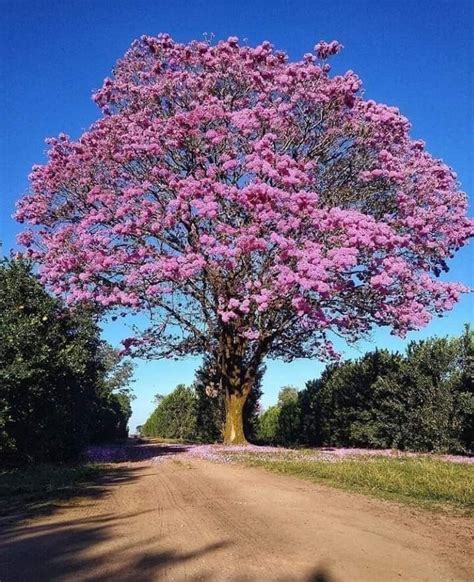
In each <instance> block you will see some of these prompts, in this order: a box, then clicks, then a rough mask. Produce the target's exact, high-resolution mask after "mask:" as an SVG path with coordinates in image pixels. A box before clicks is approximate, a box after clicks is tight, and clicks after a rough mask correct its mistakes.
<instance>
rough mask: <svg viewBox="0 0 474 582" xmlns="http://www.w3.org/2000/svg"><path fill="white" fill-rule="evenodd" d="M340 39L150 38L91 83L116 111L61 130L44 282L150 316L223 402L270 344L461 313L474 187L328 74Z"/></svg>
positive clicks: (400, 120) (41, 180)
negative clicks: (301, 47)
mask: <svg viewBox="0 0 474 582" xmlns="http://www.w3.org/2000/svg"><path fill="white" fill-rule="evenodd" d="M341 48H342V47H341V45H340V44H339V43H337V42H331V43H326V42H320V43H319V44H318V45H316V47H315V49H314V52H313V53H308V54H306V55H305V56H304V58H303V59H302V60H300V61H298V62H289V61H288V58H287V56H286V55H285V54H284V53H282V52H280V51H275V50H274V49H273V47H272V45H271V44H270V43H269V42H264V43H262V44H261V45H260V46H257V47H250V46H242V45H239V42H238V39H236V38H235V37H231V38H229V39H228V40H227V41H222V42H219V43H217V44H216V45H211V44H209V43H207V42H191V43H189V44H179V43H176V42H174V41H173V40H172V39H171V38H170V37H169V36H168V35H160V36H158V37H157V38H155V37H150V36H143V37H141V38H140V39H139V40H137V41H136V42H134V43H133V45H132V47H131V48H130V50H129V51H128V52H127V53H126V55H125V56H124V58H123V59H122V60H120V61H119V62H118V64H117V66H116V67H115V69H114V75H113V77H112V78H109V79H106V81H105V82H104V85H103V87H102V88H101V89H100V90H99V91H98V92H97V93H96V95H95V101H96V103H97V104H98V106H99V107H100V108H101V110H102V112H103V116H102V117H101V118H100V119H99V120H98V121H97V122H96V123H94V124H93V125H92V126H91V128H90V129H89V130H88V131H86V132H85V133H84V134H83V135H82V136H81V137H80V139H79V140H78V141H75V142H74V141H72V140H71V139H70V138H69V137H67V136H66V135H63V134H62V135H60V136H59V137H58V138H57V139H52V140H50V146H51V147H50V152H49V161H48V163H47V164H46V165H42V166H35V167H34V169H33V172H32V178H31V192H30V193H29V195H28V196H26V197H25V198H23V200H21V201H20V203H19V206H18V211H17V214H16V216H17V219H18V220H20V221H25V222H27V223H29V224H31V225H33V228H32V229H29V230H28V229H27V230H25V231H24V233H23V234H22V235H21V236H20V241H21V242H22V243H23V244H25V245H26V246H27V247H29V248H30V252H31V255H32V256H33V257H35V258H36V259H38V260H39V262H41V263H42V278H43V280H44V281H46V282H48V284H50V285H51V287H52V288H53V289H54V291H55V292H56V293H66V294H67V296H68V300H69V301H71V302H76V303H77V302H78V303H80V302H82V301H85V300H87V301H90V302H92V303H94V304H97V305H98V306H99V307H100V308H104V309H112V308H116V309H119V310H123V309H124V308H129V309H131V310H146V312H149V313H153V316H154V317H153V319H152V324H151V327H150V328H149V329H148V330H147V331H145V332H144V334H143V335H142V336H140V337H139V338H130V339H128V340H127V342H126V345H127V347H128V348H129V349H135V350H136V353H141V354H147V355H148V356H150V357H168V356H173V357H176V356H178V357H179V356H183V355H186V354H217V355H218V357H217V358H216V362H218V366H219V375H220V378H221V382H220V383H219V385H220V386H222V388H223V389H224V390H225V392H226V395H227V397H229V395H230V394H233V395H234V396H235V395H236V394H241V395H242V397H245V396H246V394H247V392H248V391H249V390H251V389H252V385H253V383H254V376H255V372H256V370H257V369H258V366H259V365H260V364H261V363H262V361H263V359H264V358H265V357H272V358H284V359H286V360H291V359H293V358H295V357H316V356H327V355H332V354H333V346H332V344H331V342H330V341H329V339H328V334H329V332H331V331H336V332H337V333H338V334H339V335H340V336H342V337H345V338H347V339H350V340H352V339H355V338H357V337H360V336H361V335H364V334H365V333H366V332H367V331H368V330H369V329H371V328H372V327H373V326H375V325H387V326H390V327H392V328H393V330H394V331H395V333H397V334H400V335H403V334H405V333H406V331H407V330H410V329H415V328H419V327H421V326H424V325H426V324H427V323H428V322H429V320H430V318H431V317H432V315H433V314H441V313H443V312H444V311H445V310H447V309H450V308H452V306H453V305H454V303H455V302H456V301H457V299H458V297H459V295H460V293H461V292H463V291H465V288H464V287H463V286H462V285H458V284H454V283H449V282H444V281H440V280H439V279H437V276H438V275H439V274H440V272H441V271H443V270H445V269H446V268H447V266H446V261H447V260H448V259H449V257H450V256H452V254H453V253H454V252H455V251H456V250H457V249H458V248H459V247H461V246H462V245H463V244H465V243H466V241H467V239H468V238H469V236H471V234H472V232H473V222H472V220H471V219H470V218H468V217H467V216H466V205H467V202H466V196H465V194H464V193H462V192H460V190H459V185H458V183H457V181H456V176H455V174H454V172H453V171H452V170H451V169H450V168H449V167H448V166H447V165H446V164H444V163H443V162H442V161H440V160H438V159H435V158H433V157H432V156H431V155H429V154H428V153H427V152H426V151H425V150H424V144H423V142H421V141H413V140H412V139H411V138H410V135H409V132H410V124H409V122H408V120H407V119H406V118H405V117H403V116H402V115H401V114H400V112H399V111H398V109H396V108H394V107H388V106H386V105H383V104H378V103H375V102H374V101H371V100H366V99H364V97H363V92H362V84H361V81H360V79H359V78H358V77H357V76H356V75H355V74H354V73H353V72H352V71H348V72H346V73H345V74H342V75H336V76H331V74H330V69H331V67H330V65H329V63H328V58H329V57H331V56H332V55H335V54H337V53H338V52H340V50H341ZM37 225H40V228H37ZM237 408H238V407H237ZM239 410H240V408H239ZM239 422H240V425H241V424H242V422H241V419H240V421H239ZM237 428H238V427H237ZM234 432H236V434H237V433H238V434H239V435H240V434H243V433H242V431H239V430H237V431H234ZM239 438H240V437H239ZM354 438H356V437H354ZM357 438H359V437H357ZM360 438H362V437H360Z"/></svg>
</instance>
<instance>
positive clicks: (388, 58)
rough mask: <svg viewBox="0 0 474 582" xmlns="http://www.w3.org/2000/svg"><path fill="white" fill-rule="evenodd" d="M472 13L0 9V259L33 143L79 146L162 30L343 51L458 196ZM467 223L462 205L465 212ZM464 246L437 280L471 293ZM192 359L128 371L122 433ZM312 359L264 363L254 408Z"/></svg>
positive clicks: (466, 313)
mask: <svg viewBox="0 0 474 582" xmlns="http://www.w3.org/2000/svg"><path fill="white" fill-rule="evenodd" d="M473 7H474V3H473V2H472V1H471V0H367V1H364V0H357V1H354V0H331V1H330V2H325V3H321V2H315V1H314V0H310V1H304V0H300V1H298V2H289V1H287V2H285V1H281V0H273V1H271V2H268V1H264V0H251V1H249V0H239V1H237V2H230V1H227V0H224V1H223V0H221V1H213V0H207V1H201V0H196V1H193V0H173V1H170V0H160V1H153V0H147V1H144V0H114V1H113V2H110V1H108V0H41V1H40V0H0V9H1V13H2V21H1V23H0V38H1V40H0V43H1V45H0V53H1V54H0V74H1V91H0V111H1V112H2V124H3V128H2V131H1V136H0V140H1V141H0V148H1V149H0V164H1V174H0V240H1V241H3V245H4V247H3V251H4V252H5V253H7V252H8V251H9V249H10V248H12V247H13V246H14V244H15V234H16V233H17V231H18V227H17V225H16V224H15V223H14V221H13V220H12V219H11V218H10V216H11V213H12V212H13V208H14V202H15V200H16V199H17V198H18V197H19V196H20V195H21V194H23V193H24V192H25V190H26V188H27V176H28V173H29V171H30V168H31V166H32V165H33V164H35V163H41V162H42V161H44V159H45V155H44V152H45V144H44V139H45V138H46V137H48V136H54V135H57V134H58V133H60V132H65V133H69V134H70V135H72V136H73V137H78V136H79V135H80V133H81V132H82V131H83V130H84V129H85V128H87V127H88V125H89V124H90V123H91V122H92V121H93V120H95V119H96V118H97V116H98V110H97V109H96V107H95V105H94V104H93V103H92V102H91V99H90V96H91V93H92V91H93V90H94V89H97V88H98V87H100V85H101V83H102V80H103V78H104V77H106V76H107V75H109V74H110V71H111V69H112V66H113V64H114V63H115V61H116V60H117V59H118V58H119V57H120V56H121V55H123V53H124V52H125V50H126V49H127V47H128V46H129V45H130V43H131V42H132V40H133V39H134V38H136V37H138V36H140V35H142V34H151V35H155V34H158V33H159V32H168V33H170V34H171V35H172V36H173V37H174V38H175V39H177V40H179V41H189V40H192V39H201V38H202V35H203V33H206V32H207V33H214V34H215V37H216V39H221V38H227V37H228V36H231V35H232V36H233V35H235V36H239V37H240V38H241V39H247V41H248V42H249V43H250V44H258V43H260V42H261V41H263V40H270V41H271V42H272V43H274V44H275V45H276V46H277V47H278V48H280V49H285V50H286V51H287V52H288V53H289V55H290V58H292V59H297V58H299V57H301V56H302V55H303V54H304V53H305V52H307V51H308V50H311V49H312V47H313V46H314V44H315V43H316V42H317V41H319V40H321V39H324V40H333V39H336V40H339V41H340V42H342V43H343V44H344V45H345V50H344V52H343V54H342V55H340V56H339V57H337V59H336V60H335V62H334V65H335V69H336V70H337V71H340V70H345V69H353V70H354V71H356V73H358V74H359V75H360V76H361V78H362V80H363V81H364V85H365V90H366V96H367V97H368V98H372V99H375V100H377V101H382V102H385V103H388V104H390V105H396V106H398V107H400V109H401V110H402V112H403V113H404V114H405V115H406V116H407V117H408V118H409V119H410V120H411V121H412V124H413V130H412V134H413V137H415V138H421V139H424V140H425V141H426V143H427V148H428V150H429V151H431V152H432V153H433V154H434V155H436V156H438V157H441V158H443V159H444V160H445V161H446V162H447V163H448V164H449V165H451V166H453V168H454V169H455V170H456V172H457V173H458V175H459V178H460V180H461V183H462V185H463V187H464V189H465V190H466V191H467V192H469V193H470V194H471V200H472V193H473V192H474V190H473V176H474V132H473V130H474V123H473V122H474V118H473V104H474V83H473V64H474V63H473V47H474V43H473V39H474V30H473V22H474V13H473V10H474V9H473ZM471 212H472V207H471ZM473 263H474V254H473V245H471V246H470V248H465V249H463V250H462V251H461V252H460V253H459V254H458V256H457V257H456V259H455V260H454V261H453V262H452V263H451V272H450V273H449V278H451V279H453V280H460V281H464V282H465V283H467V284H468V285H471V286H472V287H474V275H473V270H474V267H473ZM473 311H474V296H473V295H470V296H467V297H464V299H463V300H462V302H461V303H460V304H459V305H458V306H456V308H455V309H454V310H453V311H452V312H451V313H450V314H449V315H447V316H446V317H445V318H443V319H437V320H436V321H433V322H432V323H431V324H430V325H429V326H428V327H427V328H426V329H425V330H423V331H422V332H417V333H413V334H411V336H410V338H409V339H418V338H422V337H426V336H427V335H434V334H437V335H445V334H453V333H458V332H459V331H460V330H461V328H462V324H463V323H464V322H467V321H472V320H473ZM104 335H105V337H106V338H107V339H109V340H111V341H112V342H114V343H116V342H118V341H119V339H120V338H121V337H124V336H125V335H127V332H126V330H124V329H123V327H120V326H118V325H115V324H110V325H109V324H105V325H104ZM375 345H378V346H379V347H389V348H392V349H403V346H404V345H405V342H403V341H401V340H397V339H394V338H392V337H391V336H390V335H389V334H388V333H387V332H386V331H385V330H377V331H376V332H375V333H374V336H373V342H372V343H361V344H360V346H359V348H358V349H359V352H357V351H356V350H354V349H352V350H346V352H345V355H347V356H351V357H352V356H355V355H358V353H362V352H363V351H364V350H367V349H372V348H373V347H374V346H375ZM198 364H199V360H196V359H192V360H186V361H180V362H151V363H145V362H139V363H138V368H137V373H136V383H135V391H136V395H137V400H136V401H135V403H134V415H133V418H132V421H131V426H132V427H134V426H135V425H136V424H140V423H141V422H143V420H144V419H145V418H146V416H147V415H148V414H149V412H150V411H151V409H152V404H151V400H152V397H153V394H155V393H156V392H162V393H166V392H168V391H169V390H170V389H172V388H173V387H174V386H175V385H176V384H177V383H179V382H185V383H189V382H191V381H192V378H193V372H194V369H195V368H196V366H197V365H198ZM321 368H322V365H321V364H319V363H318V362H311V361H304V360H303V361H297V362H294V363H292V364H283V363H279V362H271V363H270V364H269V365H268V371H267V374H266V377H265V380H264V392H265V395H264V398H263V403H264V405H266V406H268V405H269V404H271V403H273V402H274V401H275V400H276V395H277V392H278V389H279V387H281V386H282V385H284V384H293V385H296V386H300V387H302V386H303V385H304V383H305V381H306V380H308V379H310V378H313V377H315V376H317V375H318V374H319V372H320V370H321Z"/></svg>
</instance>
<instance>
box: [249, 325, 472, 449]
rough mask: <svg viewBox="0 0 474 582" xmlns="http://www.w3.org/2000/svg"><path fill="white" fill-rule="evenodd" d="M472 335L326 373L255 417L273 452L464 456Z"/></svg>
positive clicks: (373, 356) (416, 345)
mask: <svg viewBox="0 0 474 582" xmlns="http://www.w3.org/2000/svg"><path fill="white" fill-rule="evenodd" d="M473 377H474V334H473V332H472V330H471V329H470V328H469V327H468V326H466V328H465V331H464V333H463V334H462V335H461V336H460V337H454V338H432V339H427V340H424V341H418V342H411V343H410V344H409V345H408V348H407V350H406V353H405V354H404V355H401V354H398V353H391V352H389V351H387V350H375V351H373V352H369V353H367V354H365V355H364V356H363V357H362V358H359V359H357V360H355V361H346V362H343V363H340V364H338V365H330V366H328V367H327V368H326V369H325V370H324V372H323V373H322V375H321V377H320V378H319V379H317V380H312V381H310V382H308V383H307V384H306V387H305V389H304V390H301V391H299V392H298V391H297V390H296V389H291V388H288V387H287V388H286V389H285V390H284V391H283V392H281V393H280V398H279V402H278V404H277V405H275V406H272V407H270V408H268V409H267V410H266V411H265V412H264V413H263V414H262V415H261V416H260V418H259V426H258V431H257V440H258V441H259V442H261V443H268V444H277V445H308V446H332V447H374V448H397V449H403V450H414V451H452V452H467V451H471V450H472V449H473V448H474V388H473Z"/></svg>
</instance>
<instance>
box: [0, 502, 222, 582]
mask: <svg viewBox="0 0 474 582" xmlns="http://www.w3.org/2000/svg"><path fill="white" fill-rule="evenodd" d="M153 511H154V510H147V511H144V512H138V513H134V514H133V515H132V514H121V515H120V516H114V515H111V514H105V515H100V516H92V517H90V518H88V519H84V518H82V517H81V518H79V519H77V520H67V521H62V522H59V523H58V522H57V521H55V522H54V523H43V524H41V525H36V526H35V525H28V524H26V525H23V526H17V527H13V528H9V529H8V531H5V532H2V534H1V535H0V546H1V547H2V550H1V552H0V579H1V580H2V582H20V581H21V582H24V581H25V580H34V581H35V582H43V581H44V582H58V581H60V580H62V581H65V580H90V581H92V580H94V581H96V582H102V581H103V582H105V581H106V580H130V581H132V580H133V581H134V582H149V581H151V580H156V579H157V577H158V576H159V574H160V572H162V571H163V570H164V569H166V568H169V567H171V566H176V565H177V564H179V563H182V562H186V561H189V560H191V559H196V558H200V557H201V556H205V555H206V554H208V553H211V552H215V551H217V550H219V549H220V548H223V547H225V546H226V545H227V544H228V542H221V543H214V544H209V545H206V546H203V547H201V548H199V549H197V550H193V551H170V550H165V549H163V550H160V549H159V543H160V540H157V539H156V537H154V536H152V537H151V538H150V539H149V540H145V541H144V540H141V541H140V543H139V544H136V545H134V544H133V543H129V542H128V541H127V540H122V541H121V546H120V548H118V549H117V547H116V546H114V547H113V548H111V549H110V550H107V544H106V542H107V541H108V540H110V539H112V536H113V534H114V531H113V528H114V527H116V526H118V525H119V524H120V522H121V521H124V520H125V521H126V520H128V519H130V518H133V517H136V516H138V515H140V514H141V513H150V512H151V513H152V512H153ZM157 547H158V550H157V549H156V548H157ZM152 548H153V549H152Z"/></svg>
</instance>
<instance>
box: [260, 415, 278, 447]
mask: <svg viewBox="0 0 474 582" xmlns="http://www.w3.org/2000/svg"><path fill="white" fill-rule="evenodd" d="M280 412H281V408H280V407H279V406H270V408H267V410H265V412H263V413H262V414H261V416H260V418H259V421H258V431H257V438H258V440H259V442H262V443H267V444H269V445H275V444H279V443H280V442H281V441H280V435H279V426H280V425H279V420H280Z"/></svg>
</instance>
